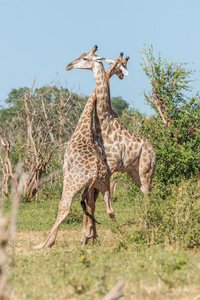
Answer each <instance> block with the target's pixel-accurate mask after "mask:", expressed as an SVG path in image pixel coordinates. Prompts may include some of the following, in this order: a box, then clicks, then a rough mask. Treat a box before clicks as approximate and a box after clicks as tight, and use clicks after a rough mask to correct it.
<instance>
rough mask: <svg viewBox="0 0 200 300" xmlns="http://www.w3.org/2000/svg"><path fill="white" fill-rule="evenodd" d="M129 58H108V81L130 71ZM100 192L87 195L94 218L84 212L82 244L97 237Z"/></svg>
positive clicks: (121, 76) (91, 191) (94, 190)
mask: <svg viewBox="0 0 200 300" xmlns="http://www.w3.org/2000/svg"><path fill="white" fill-rule="evenodd" d="M129 58H130V57H129V56H127V57H126V58H125V59H123V52H121V53H120V56H119V58H118V59H117V60H116V61H113V60H112V61H111V60H108V59H107V60H106V62H107V63H112V66H111V67H110V68H109V70H108V71H107V73H106V78H107V80H108V83H109V79H110V78H111V77H112V76H113V75H114V74H116V75H117V76H118V78H119V79H121V80H122V79H123V78H124V75H128V72H127V70H126V69H127V62H128V60H129ZM95 100H96V99H94V101H95ZM113 175H114V174H112V175H111V177H112V178H114V177H113ZM112 189H113V185H111V188H110V191H111V195H112ZM98 194H99V192H98V190H97V189H95V188H92V189H91V190H90V191H89V193H88V194H87V197H85V200H86V204H87V209H88V210H89V211H90V214H91V215H92V218H90V219H91V220H89V222H88V223H87V214H86V213H84V215H83V236H82V239H81V244H82V246H84V245H85V244H86V243H87V241H88V240H89V239H90V238H93V241H94V240H95V239H96V237H97V233H96V224H95V222H97V221H96V220H95V219H94V211H95V202H96V199H97V197H98ZM97 223H98V222H97ZM87 227H88V228H87ZM92 231H93V235H91V232H92Z"/></svg>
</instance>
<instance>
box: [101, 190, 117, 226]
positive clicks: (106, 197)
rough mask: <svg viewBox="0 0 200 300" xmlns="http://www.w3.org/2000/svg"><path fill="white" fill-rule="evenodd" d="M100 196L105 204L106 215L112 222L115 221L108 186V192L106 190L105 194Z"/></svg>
mask: <svg viewBox="0 0 200 300" xmlns="http://www.w3.org/2000/svg"><path fill="white" fill-rule="evenodd" d="M102 195H103V198H104V201H105V202H106V208H107V214H108V215H109V217H110V218H111V219H112V220H113V221H116V219H115V214H114V210H113V208H112V205H111V196H110V186H109V189H108V190H106V191H105V192H102Z"/></svg>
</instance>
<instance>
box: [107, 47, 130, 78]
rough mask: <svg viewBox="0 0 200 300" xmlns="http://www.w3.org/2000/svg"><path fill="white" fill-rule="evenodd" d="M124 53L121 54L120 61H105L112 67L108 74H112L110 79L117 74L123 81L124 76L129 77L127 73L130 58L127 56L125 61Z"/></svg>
mask: <svg viewBox="0 0 200 300" xmlns="http://www.w3.org/2000/svg"><path fill="white" fill-rule="evenodd" d="M123 55H124V53H123V52H121V53H120V55H119V57H118V59H116V60H112V59H106V60H105V61H106V62H107V63H108V64H109V65H110V64H112V66H111V67H110V68H109V70H108V73H109V74H110V77H111V76H112V75H114V74H116V75H117V76H118V77H119V79H123V78H124V75H128V71H127V62H128V60H129V58H130V57H129V56H127V57H126V58H125V59H123Z"/></svg>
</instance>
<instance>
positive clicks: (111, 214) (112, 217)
mask: <svg viewBox="0 0 200 300" xmlns="http://www.w3.org/2000/svg"><path fill="white" fill-rule="evenodd" d="M109 217H110V218H111V219H112V220H113V221H114V222H116V219H115V214H114V212H112V213H110V214H109Z"/></svg>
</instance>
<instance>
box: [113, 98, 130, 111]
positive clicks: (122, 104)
mask: <svg viewBox="0 0 200 300" xmlns="http://www.w3.org/2000/svg"><path fill="white" fill-rule="evenodd" d="M111 105H112V108H113V110H114V111H115V112H116V113H117V114H118V116H121V115H122V112H123V110H125V109H126V108H128V106H129V104H128V103H127V102H126V101H125V100H123V99H122V97H113V98H112V99H111Z"/></svg>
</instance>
